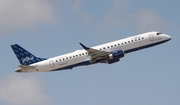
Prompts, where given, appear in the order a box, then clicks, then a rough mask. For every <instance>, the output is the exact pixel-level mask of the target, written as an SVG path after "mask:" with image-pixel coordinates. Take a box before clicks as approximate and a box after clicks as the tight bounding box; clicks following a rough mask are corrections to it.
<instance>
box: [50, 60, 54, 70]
mask: <svg viewBox="0 0 180 105" xmlns="http://www.w3.org/2000/svg"><path fill="white" fill-rule="evenodd" d="M49 65H50V67H51V68H53V67H54V66H55V65H54V62H53V61H52V60H51V61H49Z"/></svg>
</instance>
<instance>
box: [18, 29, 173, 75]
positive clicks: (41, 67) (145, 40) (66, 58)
mask: <svg viewBox="0 0 180 105" xmlns="http://www.w3.org/2000/svg"><path fill="white" fill-rule="evenodd" d="M170 39H171V37H170V36H168V35H166V34H162V33H160V34H159V35H158V32H148V33H144V34H140V35H136V36H132V37H128V38H124V39H121V40H117V41H113V42H110V43H106V44H102V45H98V46H94V47H91V48H93V49H97V50H101V51H106V52H112V51H116V50H120V49H122V50H123V51H124V52H125V54H126V53H129V52H133V51H137V50H140V49H144V48H148V47H151V46H154V45H158V44H161V43H164V42H166V41H168V40H170ZM90 59H91V57H90V56H89V55H88V53H87V51H86V50H77V51H74V52H71V53H68V54H64V55H60V56H57V57H53V58H49V59H47V60H44V61H41V62H37V63H34V64H31V65H30V66H36V68H34V69H32V70H31V71H32V72H34V71H36V72H44V71H56V70H65V69H72V68H73V67H76V66H82V65H89V64H91V63H90ZM92 64H94V63H92ZM19 69H20V68H19Z"/></svg>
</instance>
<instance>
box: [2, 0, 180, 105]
mask: <svg viewBox="0 0 180 105" xmlns="http://www.w3.org/2000/svg"><path fill="white" fill-rule="evenodd" d="M179 4H180V2H179V1H177V0H171V1H164V0H158V1H157V0H136V1H133V0H96V1H93V0H91V1H90V0H73V1H71V0H59V1H58V0H16V1H14V0H1V1H0V17H1V18H0V48H1V50H0V51H1V59H0V62H1V69H0V104H1V105H84V104H86V105H132V104H133V105H179V104H180V84H179V82H180V76H179V75H180V71H179V56H178V55H179V53H180V50H179V49H178V45H179V43H178V42H179V41H178V39H180V37H179V33H180V30H179V29H180V14H179V13H178V10H179V9H180V8H179ZM149 31H160V32H163V33H166V34H168V35H170V36H172V40H171V41H169V42H167V43H164V44H162V45H159V46H155V47H152V48H148V49H145V50H141V51H138V52H133V53H130V54H127V55H125V57H124V58H122V59H121V61H120V62H118V63H115V64H111V65H106V64H96V65H91V66H84V67H77V68H74V69H73V70H65V71H57V72H46V73H21V74H18V73H15V72H14V70H15V69H16V68H17V67H18V65H19V62H18V60H17V59H16V57H15V55H14V53H13V52H12V50H11V48H10V45H12V44H15V43H17V44H19V45H21V46H22V47H24V48H25V49H27V50H28V51H30V52H31V53H33V54H34V55H36V56H39V57H54V56H58V55H61V54H64V53H68V52H72V51H74V50H77V49H82V48H81V46H80V45H79V44H78V43H79V42H82V43H83V44H85V45H87V46H95V45H98V44H103V43H106V42H110V41H114V40H118V39H121V38H125V37H128V36H132V35H136V34H140V33H144V32H149Z"/></svg>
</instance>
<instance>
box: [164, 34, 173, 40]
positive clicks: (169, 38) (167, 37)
mask: <svg viewBox="0 0 180 105" xmlns="http://www.w3.org/2000/svg"><path fill="white" fill-rule="evenodd" d="M164 37H165V39H167V40H171V39H172V38H171V36H169V35H164Z"/></svg>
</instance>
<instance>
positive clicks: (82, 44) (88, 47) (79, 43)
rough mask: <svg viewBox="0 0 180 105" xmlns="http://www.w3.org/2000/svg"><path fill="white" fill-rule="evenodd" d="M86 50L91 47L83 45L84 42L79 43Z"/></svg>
mask: <svg viewBox="0 0 180 105" xmlns="http://www.w3.org/2000/svg"><path fill="white" fill-rule="evenodd" d="M79 44H80V45H81V46H82V47H83V48H84V49H85V50H89V49H90V48H89V47H86V46H85V45H83V44H82V43H79Z"/></svg>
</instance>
